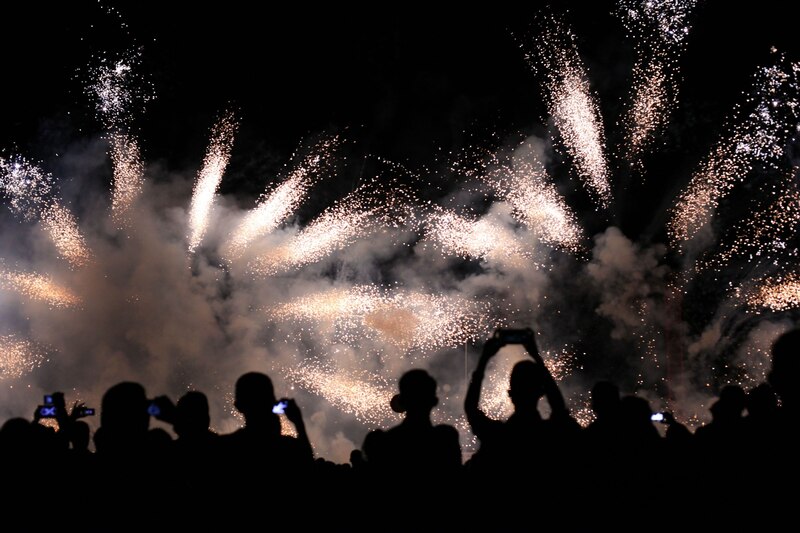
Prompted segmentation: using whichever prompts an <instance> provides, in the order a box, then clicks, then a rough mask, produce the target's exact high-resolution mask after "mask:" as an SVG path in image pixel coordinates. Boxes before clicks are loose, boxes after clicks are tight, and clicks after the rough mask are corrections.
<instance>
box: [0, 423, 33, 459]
mask: <svg viewBox="0 0 800 533" xmlns="http://www.w3.org/2000/svg"><path fill="white" fill-rule="evenodd" d="M34 438H35V434H34V431H33V429H32V427H31V423H30V422H28V421H27V420H25V419H24V418H9V419H8V420H6V421H5V423H4V424H3V426H2V427H0V450H6V451H8V452H9V453H15V452H16V451H25V450H26V449H30V447H31V445H32V444H33V439H34Z"/></svg>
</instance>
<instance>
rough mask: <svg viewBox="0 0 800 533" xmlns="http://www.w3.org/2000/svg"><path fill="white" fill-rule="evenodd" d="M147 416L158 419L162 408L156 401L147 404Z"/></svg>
mask: <svg viewBox="0 0 800 533" xmlns="http://www.w3.org/2000/svg"><path fill="white" fill-rule="evenodd" d="M147 414H148V415H150V416H154V417H158V416H159V415H160V414H161V407H159V406H158V403H157V402H156V401H155V400H151V401H149V402H148V403H147Z"/></svg>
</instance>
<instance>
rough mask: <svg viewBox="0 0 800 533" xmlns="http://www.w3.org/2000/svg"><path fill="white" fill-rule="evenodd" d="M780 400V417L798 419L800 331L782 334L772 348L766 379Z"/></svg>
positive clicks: (799, 416) (799, 407)
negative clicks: (770, 368)
mask: <svg viewBox="0 0 800 533" xmlns="http://www.w3.org/2000/svg"><path fill="white" fill-rule="evenodd" d="M767 380H768V381H769V384H770V385H772V388H773V389H774V390H775V392H776V393H777V394H778V398H780V400H781V408H780V411H781V416H782V417H784V418H791V419H792V421H793V422H795V423H796V422H797V421H798V419H800V329H795V330H792V331H790V332H788V333H784V334H783V335H781V337H780V338H778V340H777V341H775V344H773V346H772V370H770V372H769V376H768V378H767Z"/></svg>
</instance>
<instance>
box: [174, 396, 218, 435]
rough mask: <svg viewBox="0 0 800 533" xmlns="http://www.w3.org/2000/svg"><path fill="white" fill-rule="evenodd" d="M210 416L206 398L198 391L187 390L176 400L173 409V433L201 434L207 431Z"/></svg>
mask: <svg viewBox="0 0 800 533" xmlns="http://www.w3.org/2000/svg"><path fill="white" fill-rule="evenodd" d="M210 424H211V417H210V416H209V414H208V398H206V395H205V394H203V393H202V392H199V391H189V392H187V393H186V394H184V395H183V396H181V398H180V399H179V400H178V405H177V406H176V409H175V425H174V427H175V433H177V434H178V436H179V437H187V436H188V437H191V436H193V435H202V434H205V433H206V432H207V431H208V426H209V425H210Z"/></svg>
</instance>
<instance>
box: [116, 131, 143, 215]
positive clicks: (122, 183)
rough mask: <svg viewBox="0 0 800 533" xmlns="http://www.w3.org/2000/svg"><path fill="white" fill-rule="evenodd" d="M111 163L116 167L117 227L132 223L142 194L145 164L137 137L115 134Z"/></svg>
mask: <svg viewBox="0 0 800 533" xmlns="http://www.w3.org/2000/svg"><path fill="white" fill-rule="evenodd" d="M110 142H111V154H110V155H111V163H112V165H113V166H114V183H113V187H112V192H111V213H112V217H113V219H114V222H115V223H116V224H117V227H118V228H120V227H123V226H125V225H127V223H129V222H130V218H131V216H132V213H131V209H132V208H133V205H134V203H135V202H136V200H137V199H138V198H139V195H140V194H141V193H142V186H143V184H144V164H143V163H142V158H141V154H140V151H139V142H138V140H137V139H136V138H135V137H132V136H129V135H125V134H122V133H113V134H111V137H110Z"/></svg>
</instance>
